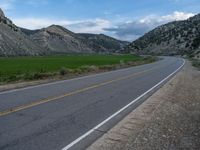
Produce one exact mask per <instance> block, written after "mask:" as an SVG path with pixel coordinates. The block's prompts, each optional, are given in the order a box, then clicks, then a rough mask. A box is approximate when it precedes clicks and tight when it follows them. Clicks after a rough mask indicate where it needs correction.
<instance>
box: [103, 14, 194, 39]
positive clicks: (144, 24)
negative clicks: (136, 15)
mask: <svg viewBox="0 0 200 150" xmlns="http://www.w3.org/2000/svg"><path fill="white" fill-rule="evenodd" d="M194 15H195V14H193V13H184V12H178V11H175V12H173V13H172V14H169V15H163V16H159V15H148V16H146V17H143V18H141V19H138V20H134V21H128V22H125V23H119V24H118V25H117V26H116V27H111V28H106V29H105V30H106V31H108V32H112V33H113V35H114V36H115V37H116V38H119V39H123V40H128V41H132V40H135V39H137V38H138V37H140V36H142V35H144V34H145V33H146V32H148V31H150V30H152V29H153V28H155V27H157V26H159V25H162V24H165V23H168V22H171V21H178V20H185V19H188V18H189V17H192V16H194Z"/></svg>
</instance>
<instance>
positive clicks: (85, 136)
mask: <svg viewBox="0 0 200 150" xmlns="http://www.w3.org/2000/svg"><path fill="white" fill-rule="evenodd" d="M183 65H184V60H183V59H181V58H173V57H164V59H163V60H160V61H158V62H155V63H152V64H147V65H142V66H137V67H131V68H127V69H121V70H117V71H111V72H107V73H101V74H97V75H90V76H87V77H81V78H77V79H72V80H65V81H59V82H54V83H49V84H43V85H39V86H32V87H28V88H23V89H17V90H12V91H5V92H2V93H0V149H1V150H61V149H63V150H67V149H84V148H85V147H87V146H88V145H89V144H91V143H92V142H93V141H94V140H95V139H96V138H98V137H100V136H101V135H102V134H103V133H105V132H106V131H107V130H108V129H109V128H110V127H112V126H113V125H114V124H116V123H117V122H118V121H119V120H120V119H122V117H124V116H125V115H126V114H127V113H129V112H130V111H131V110H133V109H134V108H135V107H137V106H138V105H139V104H140V103H142V102H143V101H144V100H145V99H146V98H147V97H148V96H150V95H151V94H152V93H153V92H155V91H156V90H157V89H158V88H159V87H160V86H162V85H163V84H164V83H165V82H167V80H169V79H170V78H171V77H172V76H173V75H174V74H175V73H176V72H178V71H179V70H180V69H181V67H182V66H183Z"/></svg>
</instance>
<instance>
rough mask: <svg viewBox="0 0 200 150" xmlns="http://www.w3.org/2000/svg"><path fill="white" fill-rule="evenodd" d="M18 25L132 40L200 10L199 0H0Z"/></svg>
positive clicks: (1, 6) (8, 14)
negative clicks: (58, 27)
mask: <svg viewBox="0 0 200 150" xmlns="http://www.w3.org/2000/svg"><path fill="white" fill-rule="evenodd" d="M0 8H2V9H3V10H4V12H5V15H6V16H7V17H8V18H10V19H11V20H12V21H13V22H14V23H15V24H16V25H18V26H20V27H24V28H28V29H39V28H44V27H47V26H50V25H52V24H56V25H62V26H64V27H66V28H67V29H69V30H71V31H73V32H75V33H95V34H100V33H102V34H106V35H109V36H112V37H115V38H117V39H120V40H127V41H133V40H135V39H137V38H139V37H141V36H142V35H144V34H145V33H147V32H148V31H150V30H152V29H153V28H155V27H157V26H159V25H162V24H165V23H168V22H171V21H175V20H185V19H187V18H189V17H192V16H194V15H195V14H198V13H200V0H0Z"/></svg>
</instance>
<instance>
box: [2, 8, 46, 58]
mask: <svg viewBox="0 0 200 150" xmlns="http://www.w3.org/2000/svg"><path fill="white" fill-rule="evenodd" d="M45 53H46V51H45V50H44V49H42V48H41V47H40V46H38V45H37V44H35V43H34V42H33V41H31V40H30V39H29V37H28V36H26V35H25V34H24V33H23V32H21V30H20V28H18V27H17V26H16V25H14V24H13V23H12V21H11V20H10V19H8V18H7V17H5V15H4V13H3V11H2V10H1V9H0V56H16V55H17V56H19V55H42V54H45Z"/></svg>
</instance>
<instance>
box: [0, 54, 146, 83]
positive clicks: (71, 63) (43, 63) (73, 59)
mask: <svg viewBox="0 0 200 150" xmlns="http://www.w3.org/2000/svg"><path fill="white" fill-rule="evenodd" d="M142 60H143V58H142V57H139V56H134V55H65V56H44V57H10V58H0V82H1V83H2V82H10V81H17V80H33V79H39V78H42V76H43V77H45V76H54V75H56V74H59V71H60V70H61V69H62V68H66V69H68V70H76V71H77V70H78V69H79V68H84V67H83V66H92V65H94V66H97V67H101V66H105V65H114V64H119V63H120V62H124V63H126V62H130V61H132V62H133V61H142ZM79 72H80V69H79Z"/></svg>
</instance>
